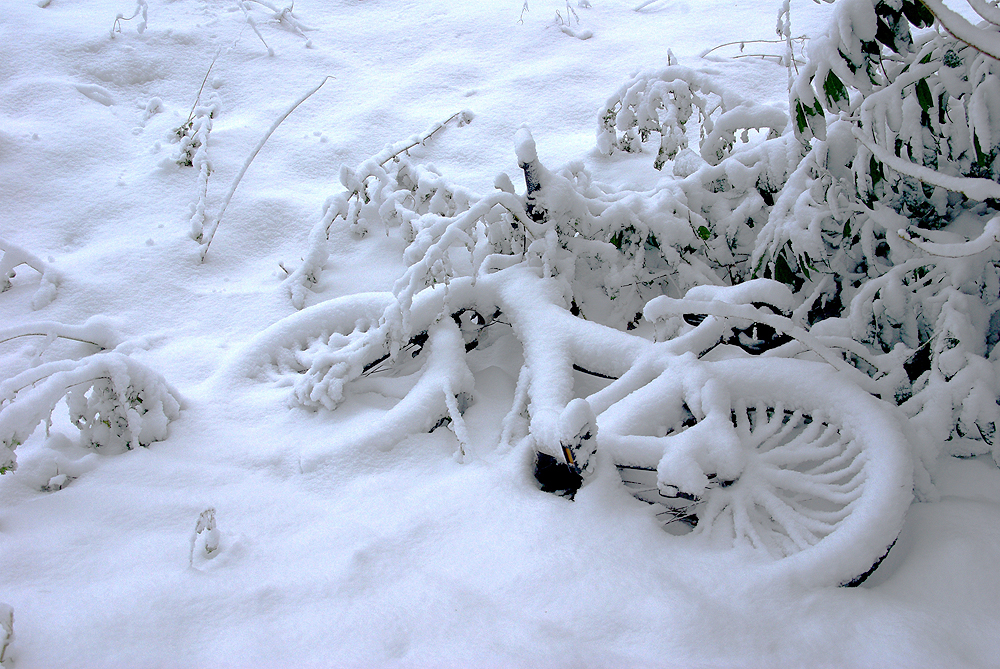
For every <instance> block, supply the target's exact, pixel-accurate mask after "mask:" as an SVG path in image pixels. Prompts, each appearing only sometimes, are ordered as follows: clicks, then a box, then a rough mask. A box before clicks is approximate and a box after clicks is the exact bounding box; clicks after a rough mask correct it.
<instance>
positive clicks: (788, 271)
mask: <svg viewBox="0 0 1000 669" xmlns="http://www.w3.org/2000/svg"><path fill="white" fill-rule="evenodd" d="M774 279H775V281H780V282H781V283H784V284H787V285H789V286H795V285H796V283H798V277H796V276H795V272H793V271H792V268H791V267H789V266H788V261H787V260H785V254H784V253H779V254H778V257H777V258H775V259H774Z"/></svg>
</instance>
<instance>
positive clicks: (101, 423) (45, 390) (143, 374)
mask: <svg viewBox="0 0 1000 669" xmlns="http://www.w3.org/2000/svg"><path fill="white" fill-rule="evenodd" d="M64 398H65V400H66V405H67V406H68V407H69V414H70V415H69V419H70V422H71V424H72V425H73V426H74V427H76V428H77V429H78V430H79V431H80V438H81V444H82V445H83V446H88V447H92V448H94V449H96V450H98V451H99V452H104V453H120V452H122V451H125V450H129V449H132V448H136V447H138V446H148V445H149V444H150V443H152V442H154V441H160V440H163V439H166V437H167V425H168V424H169V423H170V421H171V420H173V419H175V418H176V417H177V415H178V413H179V411H180V399H179V395H178V394H177V392H176V391H175V390H174V389H173V388H171V387H170V386H169V384H167V382H166V381H164V380H163V378H162V377H161V376H160V375H159V374H157V373H156V372H153V371H152V370H150V369H149V368H147V367H145V366H144V365H141V364H140V363H138V362H136V361H135V360H132V359H131V358H129V357H128V356H125V355H122V354H121V353H116V352H113V351H108V352H103V353H97V354H94V355H91V356H88V357H85V358H83V359H82V360H57V361H54V362H48V363H44V364H41V365H38V366H37V367H32V368H30V369H27V370H25V371H23V372H21V373H19V374H16V375H14V376H13V377H11V378H9V379H6V380H4V381H3V382H2V383H0V473H4V472H7V471H12V470H14V469H16V468H17V460H16V457H15V455H14V449H15V448H16V447H17V446H18V445H20V444H22V443H24V441H25V440H26V439H27V438H28V437H29V436H30V435H31V433H32V432H34V431H35V428H36V427H38V424H39V423H41V422H43V421H44V422H45V423H46V425H47V426H48V425H50V424H51V421H52V412H53V410H54V409H55V407H56V405H57V404H59V402H60V401H61V400H63V399H64Z"/></svg>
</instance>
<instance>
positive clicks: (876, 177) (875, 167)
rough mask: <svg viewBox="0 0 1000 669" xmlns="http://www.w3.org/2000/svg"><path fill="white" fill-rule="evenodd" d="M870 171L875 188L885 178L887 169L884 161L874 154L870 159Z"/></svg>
mask: <svg viewBox="0 0 1000 669" xmlns="http://www.w3.org/2000/svg"><path fill="white" fill-rule="evenodd" d="M868 173H869V174H870V175H871V177H872V187H873V188H874V187H875V186H877V185H878V182H879V181H882V179H884V178H885V169H884V168H883V167H882V163H881V162H880V161H878V160H876V159H875V156H872V157H871V159H870V160H869V161H868Z"/></svg>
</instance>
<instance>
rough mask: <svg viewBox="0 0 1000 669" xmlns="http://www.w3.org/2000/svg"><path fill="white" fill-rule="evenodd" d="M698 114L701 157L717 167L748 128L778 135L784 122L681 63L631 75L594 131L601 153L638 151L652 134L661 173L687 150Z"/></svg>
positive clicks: (745, 136)
mask: <svg viewBox="0 0 1000 669" xmlns="http://www.w3.org/2000/svg"><path fill="white" fill-rule="evenodd" d="M695 114H697V118H696V119H695V120H696V125H697V126H698V129H699V136H700V140H701V156H702V158H704V160H705V161H706V162H708V163H709V164H712V165H717V164H718V163H719V162H720V161H721V160H722V159H723V158H725V157H726V156H728V155H729V154H730V153H731V152H732V149H733V146H734V145H735V144H736V143H737V141H738V140H737V133H738V134H739V136H740V139H741V140H742V141H743V142H746V141H748V132H749V131H750V130H767V136H768V137H769V138H772V139H773V138H775V137H778V136H779V135H780V134H781V133H782V132H783V131H784V129H785V126H786V124H787V123H788V117H787V116H786V115H785V113H784V112H783V111H781V110H780V109H775V108H773V107H766V106H763V105H755V104H753V103H752V102H747V101H744V100H743V99H741V98H740V97H739V96H737V95H736V94H734V93H733V92H731V91H726V90H723V89H722V88H720V87H719V86H718V85H717V84H716V83H715V82H714V81H713V80H712V78H711V77H709V76H707V75H705V74H704V73H702V72H699V71H697V70H693V69H690V68H687V67H682V66H680V65H671V66H668V67H666V68H664V69H662V70H658V71H655V72H644V73H642V74H638V75H636V76H634V77H633V78H632V79H630V80H629V81H627V82H626V83H625V84H623V85H622V86H621V88H620V89H619V90H618V92H617V93H615V94H614V95H613V96H611V98H609V99H608V101H607V103H605V111H604V113H603V114H602V115H601V119H600V124H599V126H598V130H597V147H598V148H599V149H600V150H601V152H602V153H606V154H611V153H612V152H614V151H616V150H617V151H628V152H637V151H641V144H642V143H643V142H646V141H647V140H649V138H650V136H652V135H653V134H654V133H656V134H659V135H660V147H659V150H658V151H657V154H656V161H655V163H654V167H656V169H658V170H659V169H662V168H663V166H664V164H665V163H666V162H667V161H668V160H672V159H673V158H674V157H675V156H676V155H677V153H678V152H679V151H680V150H681V149H685V148H687V146H688V136H687V135H688V125H687V124H688V122H689V121H690V120H691V118H692V117H693V116H695Z"/></svg>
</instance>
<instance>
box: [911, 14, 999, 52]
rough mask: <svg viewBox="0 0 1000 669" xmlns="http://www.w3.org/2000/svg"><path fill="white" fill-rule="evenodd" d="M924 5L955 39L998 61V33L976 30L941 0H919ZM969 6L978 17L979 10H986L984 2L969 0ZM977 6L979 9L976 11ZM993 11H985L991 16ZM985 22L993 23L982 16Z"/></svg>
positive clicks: (976, 28) (990, 19) (988, 18)
mask: <svg viewBox="0 0 1000 669" xmlns="http://www.w3.org/2000/svg"><path fill="white" fill-rule="evenodd" d="M921 2H923V3H924V5H926V6H927V8H928V9H929V10H931V11H932V12H933V13H934V16H936V17H937V20H938V21H939V22H940V23H941V26H942V27H943V28H944V29H945V30H947V31H948V32H949V33H951V34H952V35H953V36H954V37H955V38H956V39H958V40H961V41H963V42H965V43H966V44H968V45H969V46H971V47H972V48H974V49H978V50H979V51H982V52H983V53H985V54H986V55H988V56H991V57H993V58H996V59H997V60H1000V33H996V32H993V31H989V30H983V29H982V28H978V27H976V26H974V25H972V24H971V23H969V22H968V21H967V20H966V19H965V18H963V17H962V16H961V15H960V14H958V13H957V12H955V11H954V10H952V9H949V8H948V6H947V5H945V4H944V2H943V0H921ZM969 4H970V5H971V6H972V8H973V9H974V10H976V12H977V13H979V14H980V16H983V14H982V13H980V10H983V9H985V8H986V3H985V2H975V1H974V0H970V2H969ZM977 6H978V7H979V9H977ZM992 9H993V11H987V13H989V14H990V15H991V16H993V15H994V14H995V13H996V11H997V10H996V8H995V7H994V8H992ZM983 18H985V19H986V20H987V21H990V22H991V23H992V22H993V19H992V18H990V17H987V16H983Z"/></svg>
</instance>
